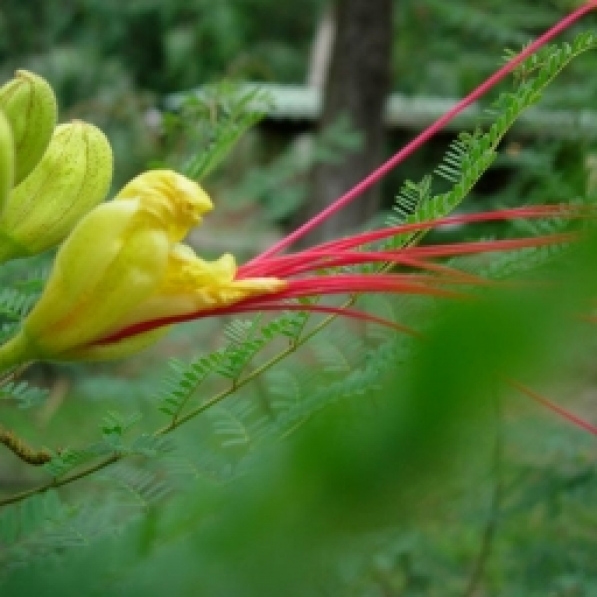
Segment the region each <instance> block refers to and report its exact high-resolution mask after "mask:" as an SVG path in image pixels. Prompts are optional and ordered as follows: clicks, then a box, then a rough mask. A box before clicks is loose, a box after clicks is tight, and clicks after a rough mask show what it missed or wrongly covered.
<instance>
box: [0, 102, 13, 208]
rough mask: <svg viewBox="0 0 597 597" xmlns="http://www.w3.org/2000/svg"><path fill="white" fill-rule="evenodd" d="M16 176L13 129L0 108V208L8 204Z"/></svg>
mask: <svg viewBox="0 0 597 597" xmlns="http://www.w3.org/2000/svg"><path fill="white" fill-rule="evenodd" d="M13 177H14V145H13V139H12V131H11V130H10V125H9V124H8V122H7V120H6V117H5V116H4V114H3V112H2V111H1V110H0V209H2V206H4V205H5V204H6V201H7V199H8V194H9V193H10V189H11V188H12V184H13Z"/></svg>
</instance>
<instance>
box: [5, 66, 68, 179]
mask: <svg viewBox="0 0 597 597" xmlns="http://www.w3.org/2000/svg"><path fill="white" fill-rule="evenodd" d="M0 109H2V110H3V111H4V114H5V115H6V119H7V120H8V122H9V124H10V127H11V129H12V131H13V136H14V144H15V154H16V155H15V174H14V184H19V183H20V182H21V181H22V180H24V179H25V178H26V177H27V176H28V175H29V173H30V172H31V171H32V170H33V168H35V166H36V164H37V163H38V162H39V160H40V159H41V158H42V156H43V154H44V152H45V151H46V149H47V147H48V143H49V142H50V139H51V138H52V132H53V130H54V127H55V126H56V118H57V113H58V108H57V105H56V97H55V95H54V91H53V90H52V87H50V85H49V83H48V82H47V81H46V80H45V79H42V77H40V76H38V75H35V74H33V73H30V72H28V71H26V70H18V71H17V72H16V73H15V77H14V78H13V79H12V80H11V81H9V82H8V83H6V84H5V85H3V86H2V87H1V88H0Z"/></svg>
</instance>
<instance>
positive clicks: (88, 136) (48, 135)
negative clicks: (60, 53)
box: [0, 70, 113, 262]
mask: <svg viewBox="0 0 597 597" xmlns="http://www.w3.org/2000/svg"><path fill="white" fill-rule="evenodd" d="M57 112H58V110H57V104H56V97H55V95H54V91H53V90H52V87H51V86H50V85H49V84H48V82H47V81H45V80H44V79H43V78H41V77H39V76H37V75H35V74H33V73H30V72H27V71H23V70H20V71H17V73H16V74H15V76H14V78H13V79H12V80H11V81H9V82H8V83H6V84H5V85H4V86H3V87H1V88H0V262H4V261H8V260H9V259H15V258H19V257H26V256H29V255H34V254H36V253H41V252H43V251H46V250H47V249H50V248H52V247H54V246H56V245H57V244H59V243H60V242H62V241H63V240H64V239H65V238H66V236H67V235H68V234H69V233H70V231H71V230H72V229H73V227H74V226H75V224H76V223H77V222H78V221H79V220H80V219H81V217H82V216H83V215H85V214H86V213H87V212H88V211H89V210H90V209H91V208H92V207H94V206H95V205H97V204H98V203H100V202H101V201H102V200H103V199H104V198H105V196H106V194H107V193H108V190H109V188H110V183H111V180H112V163H113V159H112V150H111V147H110V144H109V142H108V140H107V139H106V137H105V135H104V134H103V133H102V131H100V130H99V129H98V128H97V127H95V126H93V125H91V124H89V123H86V122H82V121H75V122H71V123H68V124H61V125H58V126H57V125H56V122H57Z"/></svg>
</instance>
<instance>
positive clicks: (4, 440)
mask: <svg viewBox="0 0 597 597" xmlns="http://www.w3.org/2000/svg"><path fill="white" fill-rule="evenodd" d="M0 444H4V445H5V446H6V447H7V448H8V449H9V450H10V451H11V452H12V453H13V454H14V455H15V456H18V457H19V458H20V459H21V460H22V461H23V462H26V463H27V464H32V465H34V466H39V465H41V464H45V463H46V462H50V460H52V453H51V452H50V451H49V450H47V449H45V448H42V449H41V450H36V449H35V448H32V447H31V446H30V445H29V444H28V443H27V442H26V441H25V440H24V439H22V438H20V437H19V436H18V435H17V434H16V433H15V432H14V431H10V430H9V429H4V428H3V427H2V426H0Z"/></svg>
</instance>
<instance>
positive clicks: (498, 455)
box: [463, 390, 504, 597]
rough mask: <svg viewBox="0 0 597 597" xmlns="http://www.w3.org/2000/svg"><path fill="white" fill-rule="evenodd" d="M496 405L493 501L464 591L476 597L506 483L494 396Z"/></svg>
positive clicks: (498, 402) (466, 594)
mask: <svg viewBox="0 0 597 597" xmlns="http://www.w3.org/2000/svg"><path fill="white" fill-rule="evenodd" d="M494 406H495V426H496V427H495V439H494V444H493V454H492V457H491V460H492V465H491V468H492V476H493V491H492V495H491V501H490V504H489V513H488V515H487V522H486V523H485V528H484V529H483V534H482V535H481V545H480V547H479V552H478V553H477V557H476V560H475V564H474V566H473V570H472V572H471V575H470V577H469V581H468V584H467V586H466V589H465V591H464V594H463V597H474V596H475V595H477V588H478V587H479V584H480V583H481V581H482V580H483V575H484V573H485V567H486V566H487V562H488V561H489V557H490V556H491V550H492V547H493V542H494V539H495V535H496V532H497V525H498V518H499V512H500V508H501V503H502V499H503V494H504V485H503V481H502V457H503V435H502V424H501V421H502V418H501V409H500V401H499V397H498V395H497V390H496V394H495V396H494Z"/></svg>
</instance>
